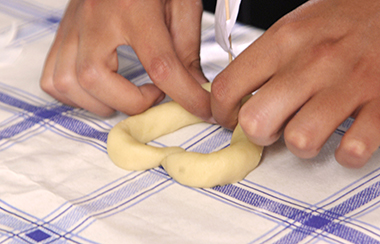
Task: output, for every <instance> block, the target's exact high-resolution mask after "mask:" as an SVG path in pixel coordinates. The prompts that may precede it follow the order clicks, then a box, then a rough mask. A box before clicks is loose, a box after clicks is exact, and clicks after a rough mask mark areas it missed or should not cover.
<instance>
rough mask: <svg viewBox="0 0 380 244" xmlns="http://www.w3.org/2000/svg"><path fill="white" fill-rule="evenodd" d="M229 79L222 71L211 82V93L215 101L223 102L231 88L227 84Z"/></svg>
mask: <svg viewBox="0 0 380 244" xmlns="http://www.w3.org/2000/svg"><path fill="white" fill-rule="evenodd" d="M227 83H228V79H227V77H226V76H225V75H224V74H223V73H220V74H219V75H218V76H217V77H216V78H215V79H214V81H213V82H212V84H211V94H212V97H213V98H214V100H215V102H216V103H218V104H223V102H225V101H226V98H227V97H228V94H229V88H228V86H227Z"/></svg>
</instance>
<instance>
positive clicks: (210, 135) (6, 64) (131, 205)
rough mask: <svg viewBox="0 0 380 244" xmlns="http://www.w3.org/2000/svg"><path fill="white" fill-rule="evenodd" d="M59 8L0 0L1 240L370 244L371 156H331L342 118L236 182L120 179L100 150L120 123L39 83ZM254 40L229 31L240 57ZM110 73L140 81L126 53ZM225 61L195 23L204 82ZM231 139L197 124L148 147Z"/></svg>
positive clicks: (158, 176)
mask: <svg viewBox="0 0 380 244" xmlns="http://www.w3.org/2000/svg"><path fill="white" fill-rule="evenodd" d="M66 3H67V1H65V0H54V1H48V0H0V243H318V244H319V243H380V154H379V152H377V153H376V155H375V156H374V157H373V159H372V160H371V161H370V162H369V163H368V164H367V165H366V166H365V167H364V168H362V169H356V170H354V169H346V168H343V167H341V166H340V165H339V164H337V163H336V162H335V160H334V149H335V147H336V146H337V145H338V143H339V140H340V138H341V135H342V134H343V133H344V131H345V130H346V129H347V128H348V127H349V126H350V123H351V121H350V120H347V121H346V122H345V123H344V124H342V125H341V126H340V127H339V128H338V129H337V130H336V132H335V133H334V135H332V137H331V138H330V139H329V141H328V142H327V144H326V145H325V147H324V148H323V149H322V152H321V154H320V155H319V156H318V157H317V158H315V159H312V160H301V159H298V158H296V157H295V156H293V155H292V154H291V153H290V152H289V151H288V150H287V149H286V147H285V145H284V142H283V140H279V141H278V142H277V143H275V144H274V145H272V146H270V147H267V148H265V151H264V156H263V159H262V161H261V164H260V165H259V167H258V168H257V169H256V170H254V171H253V172H252V173H250V174H249V175H248V177H247V178H246V179H245V180H243V181H241V182H239V183H236V184H233V185H227V186H224V187H215V188H212V189H195V188H189V187H185V186H182V185H180V184H178V183H176V182H175V181H173V180H172V179H171V178H170V177H169V176H168V175H167V174H166V173H165V171H164V170H163V169H162V168H156V169H152V170H148V171H144V172H128V171H124V170H122V169H120V168H118V167H116V166H115V165H114V164H113V163H112V162H111V161H110V159H109V158H108V156H107V153H106V140H107V134H108V132H109V130H110V129H111V128H112V126H113V125H115V124H116V123H117V122H119V121H120V120H122V119H124V118H126V116H125V115H122V114H116V115H115V116H113V117H111V118H107V119H104V118H99V117H97V116H95V115H93V114H90V113H88V112H86V111H84V110H81V109H74V108H71V107H68V106H65V105H63V104H61V103H59V102H57V101H55V100H54V99H52V98H51V97H49V96H48V95H47V94H45V93H44V92H43V91H42V90H41V89H40V87H39V78H40V75H41V70H42V67H43V62H44V58H45V56H46V53H47V51H48V49H49V47H50V44H51V43H52V40H53V38H54V33H55V31H56V29H57V26H58V23H59V21H60V19H61V17H62V14H63V11H64V9H65V5H66ZM260 34H262V32H261V31H260V30H256V29H253V28H249V27H246V26H242V25H238V26H236V28H235V29H234V32H233V43H234V48H235V50H236V52H237V53H238V52H241V51H242V50H243V49H244V48H246V47H247V45H249V43H251V42H252V41H253V40H254V39H255V38H257V37H258V36H259V35H260ZM119 53H120V63H121V67H120V70H119V72H120V73H121V74H122V75H124V76H125V77H127V78H128V79H130V80H132V81H133V82H134V83H136V84H137V85H140V84H143V83H146V82H149V77H148V76H147V75H146V73H145V71H144V69H143V67H142V66H141V64H140V63H139V61H138V59H137V58H136V55H135V54H134V53H133V51H132V50H131V49H130V48H128V47H120V49H119ZM227 62H228V58H227V54H225V53H224V52H223V51H222V50H221V48H220V47H219V46H218V45H217V44H216V43H215V38H214V28H213V16H212V15H210V14H205V15H204V21H203V32H202V66H203V69H204V72H205V73H206V76H207V77H208V78H209V79H210V80H212V79H213V78H214V77H215V75H216V74H217V73H218V72H220V70H222V69H223V67H225V66H226V64H227ZM230 136H231V134H230V133H229V132H228V131H226V130H224V129H223V128H221V127H220V126H217V125H209V124H197V125H194V126H190V127H187V128H184V129H182V130H180V131H178V132H176V133H174V134H171V135H167V136H164V137H162V138H160V139H157V140H156V141H153V142H151V144H152V145H154V144H156V145H159V146H168V145H169V146H171V145H180V146H182V147H184V148H186V149H187V150H193V151H198V152H210V151H213V150H218V149H219V148H222V147H225V146H227V145H228V143H229V139H230Z"/></svg>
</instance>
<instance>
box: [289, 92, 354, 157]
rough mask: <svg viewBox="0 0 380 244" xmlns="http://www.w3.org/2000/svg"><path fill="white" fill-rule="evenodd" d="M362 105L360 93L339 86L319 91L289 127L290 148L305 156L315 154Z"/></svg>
mask: <svg viewBox="0 0 380 244" xmlns="http://www.w3.org/2000/svg"><path fill="white" fill-rule="evenodd" d="M358 104H359V100H358V96H355V94H354V93H353V92H352V91H351V90H349V89H346V90H344V89H342V88H341V87H340V86H339V85H337V86H335V87H331V88H326V89H324V90H322V91H320V92H318V93H317V94H316V95H315V96H313V97H312V98H311V99H310V100H309V101H308V102H307V103H306V104H305V105H304V106H303V107H302V108H301V110H300V111H299V112H298V113H297V114H296V115H295V116H294V117H293V118H292V119H291V120H290V122H289V123H288V125H287V126H286V128H285V131H284V137H285V143H286V145H287V147H288V149H289V150H290V151H291V152H292V153H293V154H295V155H296V156H298V157H301V158H312V157H315V156H316V155H317V154H318V153H319V151H320V150H321V148H322V146H323V144H324V143H325V142H326V141H327V139H328V138H329V137H330V136H331V134H332V133H333V132H334V130H335V129H336V128H337V127H338V126H339V125H340V124H341V123H342V122H343V121H344V120H345V119H346V118H347V117H348V116H349V115H350V114H352V113H353V111H354V110H355V108H356V107H358Z"/></svg>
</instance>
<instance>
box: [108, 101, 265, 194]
mask: <svg viewBox="0 0 380 244" xmlns="http://www.w3.org/2000/svg"><path fill="white" fill-rule="evenodd" d="M200 122H202V120H200V119H199V118H197V117H195V116H194V115H192V114H190V113H189V112H187V111H186V110H185V109H183V108H182V107H181V106H180V105H179V104H178V103H176V102H174V101H171V102H168V103H164V104H161V105H159V106H156V107H153V108H151V109H148V110H147V111H145V112H144V113H142V114H139V115H135V116H131V117H129V118H127V119H125V120H123V121H121V122H120V123H118V124H117V125H116V126H115V127H114V128H112V130H111V131H110V133H109V135H108V141H107V150H108V155H109V157H110V158H111V160H112V161H113V162H114V163H115V164H116V165H117V166H119V167H121V168H123V169H126V170H147V169H151V168H155V167H158V166H160V165H162V166H163V167H164V169H165V170H166V172H167V173H168V174H169V175H170V176H171V177H172V178H173V179H174V180H176V181H178V182H179V183H181V184H184V185H187V186H191V187H213V186H217V185H225V184H230V183H235V182H238V181H240V180H242V179H243V178H244V177H245V176H246V175H247V174H248V173H249V172H251V171H252V170H253V169H254V168H255V167H256V166H257V165H258V163H259V161H260V158H261V154H262V150H263V147H261V146H257V145H255V144H253V143H252V142H250V141H249V140H248V138H247V137H246V136H245V134H244V133H243V130H242V129H241V127H240V125H238V126H237V127H236V128H235V130H234V132H233V134H232V139H231V143H230V146H229V147H226V148H224V149H222V150H220V151H217V152H212V153H209V154H202V153H196V152H187V151H185V150H184V149H183V148H180V147H164V148H158V147H153V146H149V145H146V143H147V142H149V141H152V140H154V139H156V138H158V137H160V136H163V135H166V134H169V133H171V132H174V131H176V130H178V129H180V128H182V127H185V126H188V125H192V124H196V123H200Z"/></svg>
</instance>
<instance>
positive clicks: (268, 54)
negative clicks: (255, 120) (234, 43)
mask: <svg viewBox="0 0 380 244" xmlns="http://www.w3.org/2000/svg"><path fill="white" fill-rule="evenodd" d="M267 39H268V38H266V35H265V34H264V35H263V36H261V37H260V38H259V39H257V40H256V41H255V42H254V43H252V44H251V45H250V46H249V47H248V48H247V49H246V50H244V51H243V52H242V53H241V54H240V55H239V56H238V57H237V58H236V59H235V60H234V61H232V62H231V63H230V64H229V65H228V66H227V67H226V68H225V69H224V70H223V71H222V72H221V73H220V74H219V75H218V76H217V77H216V78H215V79H214V81H213V84H212V88H211V109H212V114H213V116H214V118H215V120H216V121H217V122H218V123H219V124H220V125H222V126H224V127H226V128H230V129H233V128H234V127H235V126H236V124H237V120H238V113H239V109H240V106H241V100H242V98H243V97H244V96H246V95H249V94H251V93H252V92H254V91H255V90H257V89H258V88H259V87H260V86H261V85H263V84H264V83H265V82H266V81H267V80H269V79H270V77H271V76H272V75H273V74H274V73H275V71H276V67H277V66H278V55H279V54H278V52H277V50H276V47H275V45H274V43H273V41H268V40H267Z"/></svg>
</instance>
